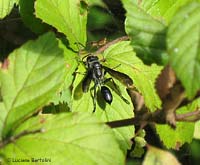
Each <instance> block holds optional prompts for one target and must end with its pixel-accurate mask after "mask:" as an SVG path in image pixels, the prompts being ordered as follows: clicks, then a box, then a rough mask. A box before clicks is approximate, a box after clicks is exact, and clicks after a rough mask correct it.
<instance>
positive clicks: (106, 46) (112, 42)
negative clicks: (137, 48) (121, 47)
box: [94, 36, 129, 55]
mask: <svg viewBox="0 0 200 165" xmlns="http://www.w3.org/2000/svg"><path fill="white" fill-rule="evenodd" d="M126 40H129V37H128V36H123V37H120V38H117V39H115V40H113V41H111V42H108V43H107V44H105V45H104V46H102V47H101V48H99V49H98V50H97V51H96V52H95V53H94V55H98V54H100V53H102V52H103V51H104V50H106V49H107V48H108V47H110V46H111V45H113V44H115V43H117V42H120V41H126Z"/></svg>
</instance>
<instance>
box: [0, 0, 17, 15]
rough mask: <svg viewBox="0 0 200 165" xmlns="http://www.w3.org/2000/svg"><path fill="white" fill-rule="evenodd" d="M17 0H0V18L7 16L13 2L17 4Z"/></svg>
mask: <svg viewBox="0 0 200 165" xmlns="http://www.w3.org/2000/svg"><path fill="white" fill-rule="evenodd" d="M18 2H19V0H1V1H0V19H2V18H4V17H5V16H7V15H8V14H9V13H10V12H11V10H12V8H13V6H14V4H18Z"/></svg>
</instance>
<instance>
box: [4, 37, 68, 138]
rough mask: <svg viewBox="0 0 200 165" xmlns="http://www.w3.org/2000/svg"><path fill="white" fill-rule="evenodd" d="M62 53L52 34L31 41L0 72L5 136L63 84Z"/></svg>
mask: <svg viewBox="0 0 200 165" xmlns="http://www.w3.org/2000/svg"><path fill="white" fill-rule="evenodd" d="M67 69H69V68H66V67H65V62H64V58H63V51H62V50H61V49H59V48H58V41H57V40H56V38H55V36H54V35H53V34H52V33H47V34H45V35H43V36H41V37H39V39H37V40H36V41H29V42H27V43H26V44H24V45H23V46H22V47H21V48H19V49H16V50H15V51H14V52H13V53H11V54H10V56H9V57H8V68H3V69H1V71H0V77H1V94H2V98H3V103H4V106H5V109H6V115H5V116H4V118H3V119H2V120H1V122H3V133H2V132H1V133H2V135H3V137H4V138H5V137H6V136H9V133H10V132H12V130H14V129H15V127H16V126H17V124H19V123H20V122H21V121H22V120H23V119H24V117H27V116H29V115H31V114H32V113H33V112H34V111H36V110H37V109H38V108H40V107H41V106H43V105H44V104H46V103H47V102H48V101H49V100H50V99H51V98H52V96H53V95H54V94H55V93H56V91H57V90H58V88H59V87H60V86H61V84H62V83H63V81H64V73H65V71H66V70H67Z"/></svg>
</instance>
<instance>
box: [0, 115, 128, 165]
mask: <svg viewBox="0 0 200 165" xmlns="http://www.w3.org/2000/svg"><path fill="white" fill-rule="evenodd" d="M35 130H38V131H39V130H41V131H42V132H37V133H32V134H29V135H25V136H22V137H20V138H18V139H16V140H15V141H14V142H12V143H10V144H8V145H6V146H4V147H3V148H1V150H0V154H1V155H4V156H6V158H13V159H27V160H29V161H30V162H29V163H31V162H32V161H33V160H36V159H39V158H41V159H45V158H46V159H48V162H46V164H55V165H60V164H76V165H83V164H104V165H110V164H123V162H124V161H125V156H124V155H123V154H122V151H121V150H120V148H119V145H118V144H117V142H116V139H115V137H114V135H113V132H112V131H111V129H110V128H108V126H106V125H104V124H103V123H101V122H100V121H99V120H97V119H96V118H95V117H94V116H93V115H88V113H82V114H80V113H79V114H78V113H68V114H60V115H46V116H38V117H35V118H32V119H30V120H28V121H26V122H25V123H23V124H22V125H21V126H20V127H19V128H18V129H17V130H15V132H14V136H13V137H15V135H19V134H20V133H21V132H24V131H26V132H28V131H29V132H30V131H35ZM11 161H12V160H11ZM37 163H39V164H40V163H42V162H41V160H39V161H38V162H37ZM37 163H36V164H37Z"/></svg>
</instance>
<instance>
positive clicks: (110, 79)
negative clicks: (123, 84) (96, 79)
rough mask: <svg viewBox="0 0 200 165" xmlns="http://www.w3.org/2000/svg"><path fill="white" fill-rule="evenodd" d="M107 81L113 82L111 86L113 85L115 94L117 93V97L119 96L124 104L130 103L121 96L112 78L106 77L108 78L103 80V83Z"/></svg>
mask: <svg viewBox="0 0 200 165" xmlns="http://www.w3.org/2000/svg"><path fill="white" fill-rule="evenodd" d="M109 81H111V82H112V83H113V86H114V88H115V90H116V92H117V94H118V95H119V97H121V99H122V100H123V101H124V102H125V103H126V104H130V102H129V101H128V100H127V99H125V98H124V97H123V96H122V94H121V91H120V89H119V87H118V85H117V84H116V83H115V81H114V80H113V78H108V79H106V80H104V83H107V82H109Z"/></svg>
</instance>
